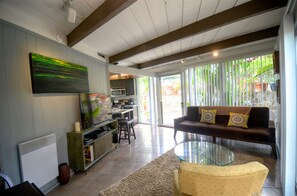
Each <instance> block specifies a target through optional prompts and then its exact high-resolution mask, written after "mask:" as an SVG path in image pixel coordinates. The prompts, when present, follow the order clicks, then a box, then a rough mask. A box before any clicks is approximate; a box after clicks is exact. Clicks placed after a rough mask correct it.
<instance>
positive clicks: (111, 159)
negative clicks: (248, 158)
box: [47, 124, 282, 196]
mask: <svg viewBox="0 0 297 196" xmlns="http://www.w3.org/2000/svg"><path fill="white" fill-rule="evenodd" d="M135 132H136V137H137V139H136V140H134V139H132V140H131V144H130V145H129V144H128V141H124V140H123V141H121V144H119V145H118V147H117V149H115V150H113V151H111V152H110V153H108V154H107V155H106V156H104V157H103V158H102V159H101V160H99V161H98V162H97V163H96V164H95V165H93V166H92V167H91V168H89V169H88V170H87V172H86V173H76V174H74V175H72V176H71V179H70V182H69V183H68V184H66V185H61V186H58V187H56V188H55V189H54V190H52V191H51V192H49V193H48V194H47V195H49V196H59V195H63V196H68V195H69V196H70V195H71V196H80V195H83V196H85V195H98V193H99V192H100V191H101V190H103V189H105V188H107V187H108V186H110V185H111V184H113V183H115V182H117V181H119V180H120V179H122V178H124V177H125V176H127V175H129V174H130V173H132V172H133V171H135V170H137V169H139V168H141V167H143V166H144V165H146V164H147V163H149V162H150V161H151V160H153V159H154V158H156V157H158V156H160V155H161V154H163V153H165V152H166V151H168V150H170V149H172V148H173V147H174V146H175V145H176V144H178V143H180V142H182V141H186V140H194V139H195V140H202V141H211V138H209V137H205V136H201V135H195V134H187V133H182V132H178V133H177V137H176V140H174V139H173V129H172V128H165V127H152V126H150V125H144V124H138V125H136V126H135ZM218 142H219V143H221V144H222V145H224V146H227V147H229V148H230V149H232V150H233V151H235V152H244V153H247V154H250V155H254V156H259V157H262V158H263V159H264V164H265V165H266V166H267V167H268V168H269V174H268V177H267V179H266V181H265V184H264V186H263V191H262V196H281V195H282V194H281V184H280V172H279V161H278V160H275V159H273V158H272V157H271V148H270V146H266V145H260V144H259V145H258V144H256V145H255V144H254V143H246V142H237V141H232V140H219V141H218Z"/></svg>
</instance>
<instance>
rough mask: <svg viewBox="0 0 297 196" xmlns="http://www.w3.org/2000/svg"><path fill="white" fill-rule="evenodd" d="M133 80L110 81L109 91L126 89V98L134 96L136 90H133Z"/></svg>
mask: <svg viewBox="0 0 297 196" xmlns="http://www.w3.org/2000/svg"><path fill="white" fill-rule="evenodd" d="M135 86H136V85H135V79H133V78H129V79H122V80H111V81H110V88H111V89H121V88H122V89H123V88H124V89H126V96H130V95H136V88H135Z"/></svg>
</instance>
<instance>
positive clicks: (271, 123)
mask: <svg viewBox="0 0 297 196" xmlns="http://www.w3.org/2000/svg"><path fill="white" fill-rule="evenodd" d="M268 130H269V132H270V136H269V137H270V141H271V142H275V126H274V121H269V125H268Z"/></svg>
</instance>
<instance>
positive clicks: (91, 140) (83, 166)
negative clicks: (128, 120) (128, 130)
mask: <svg viewBox="0 0 297 196" xmlns="http://www.w3.org/2000/svg"><path fill="white" fill-rule="evenodd" d="M117 131H118V122H117V120H109V121H106V122H103V123H101V124H99V125H96V126H94V127H91V128H88V129H84V130H82V131H81V132H74V131H71V132H68V133H67V147H68V159H69V166H70V168H71V169H73V171H85V170H87V169H88V168H89V167H91V166H92V165H93V164H94V163H96V162H97V161H98V160H99V159H100V158H101V157H103V156H104V155H105V154H107V153H108V152H109V151H111V150H112V149H113V148H115V147H116V145H117Z"/></svg>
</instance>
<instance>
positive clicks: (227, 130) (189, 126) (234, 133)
mask: <svg viewBox="0 0 297 196" xmlns="http://www.w3.org/2000/svg"><path fill="white" fill-rule="evenodd" d="M178 129H181V130H184V129H186V130H189V132H192V133H198V134H199V133H200V134H204V135H212V136H216V137H222V138H230V139H232V138H242V139H245V140H246V139H250V140H254V139H256V140H263V141H265V140H267V138H269V131H268V130H267V129H266V128H261V127H250V128H247V129H245V128H240V127H227V125H222V124H205V123H201V122H197V121H188V120H185V121H183V122H181V123H179V125H178Z"/></svg>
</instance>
